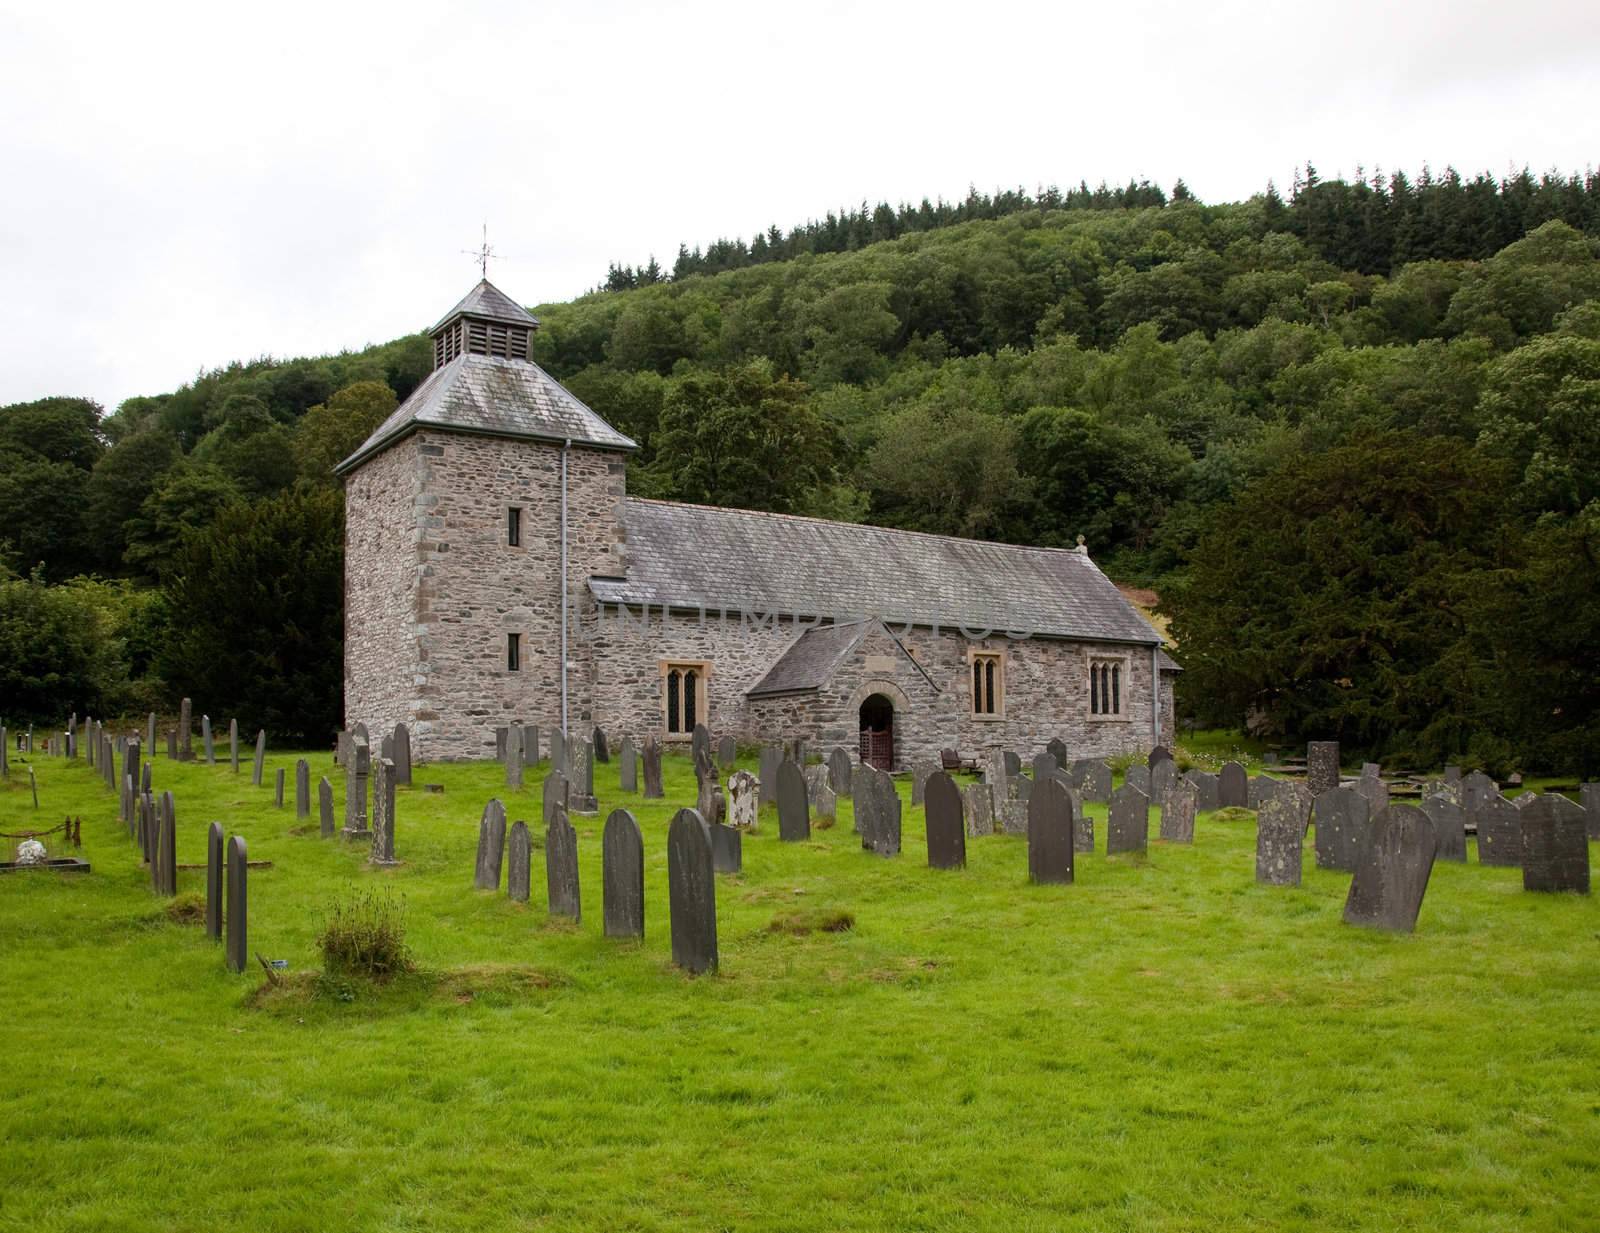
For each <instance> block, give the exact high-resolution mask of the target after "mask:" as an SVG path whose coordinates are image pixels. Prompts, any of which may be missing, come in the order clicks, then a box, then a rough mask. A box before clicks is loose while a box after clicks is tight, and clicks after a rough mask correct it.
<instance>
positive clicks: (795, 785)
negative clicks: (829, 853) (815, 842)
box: [778, 761, 811, 843]
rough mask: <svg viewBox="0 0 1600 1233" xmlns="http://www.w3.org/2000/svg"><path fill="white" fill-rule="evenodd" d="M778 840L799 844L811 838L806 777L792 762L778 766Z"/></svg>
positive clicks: (785, 762) (809, 804) (809, 803)
mask: <svg viewBox="0 0 1600 1233" xmlns="http://www.w3.org/2000/svg"><path fill="white" fill-rule="evenodd" d="M778 838H779V839H781V840H782V841H783V842H784V843H801V842H803V841H805V840H807V839H810V838H811V799H810V796H809V794H808V793H807V792H806V777H805V775H804V774H803V773H802V772H801V770H800V768H799V767H798V766H796V765H795V764H794V763H793V762H789V761H784V762H783V763H781V764H780V765H779V766H778Z"/></svg>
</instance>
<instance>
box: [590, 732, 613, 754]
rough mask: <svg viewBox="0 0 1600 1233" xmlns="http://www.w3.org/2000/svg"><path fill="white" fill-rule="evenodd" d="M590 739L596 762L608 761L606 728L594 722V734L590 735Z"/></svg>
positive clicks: (609, 747) (608, 748) (609, 749)
mask: <svg viewBox="0 0 1600 1233" xmlns="http://www.w3.org/2000/svg"><path fill="white" fill-rule="evenodd" d="M590 740H591V742H592V743H593V745H594V760H595V761H596V762H610V761H611V746H610V744H609V743H608V742H607V741H606V730H605V729H604V728H602V727H600V725H599V724H596V725H595V729H594V736H592V737H591V738H590Z"/></svg>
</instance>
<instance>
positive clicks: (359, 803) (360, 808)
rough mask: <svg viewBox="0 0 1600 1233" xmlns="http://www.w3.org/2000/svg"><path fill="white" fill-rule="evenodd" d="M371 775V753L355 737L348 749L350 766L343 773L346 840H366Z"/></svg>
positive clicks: (367, 835)
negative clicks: (368, 783) (368, 789)
mask: <svg viewBox="0 0 1600 1233" xmlns="http://www.w3.org/2000/svg"><path fill="white" fill-rule="evenodd" d="M371 774H372V753H371V750H370V749H369V748H368V746H367V742H366V741H365V740H363V739H362V738H361V737H359V736H357V737H356V738H355V739H354V740H353V742H352V743H351V747H350V766H349V767H348V768H346V770H345V773H344V835H345V838H346V839H368V838H370V837H371V836H370V835H369V833H368V831H367V780H368V778H369V777H370V776H371Z"/></svg>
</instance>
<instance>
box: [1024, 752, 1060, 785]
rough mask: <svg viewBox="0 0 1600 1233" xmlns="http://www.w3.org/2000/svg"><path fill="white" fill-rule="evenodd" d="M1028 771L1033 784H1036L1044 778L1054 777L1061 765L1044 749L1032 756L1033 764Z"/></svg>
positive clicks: (1053, 755)
mask: <svg viewBox="0 0 1600 1233" xmlns="http://www.w3.org/2000/svg"><path fill="white" fill-rule="evenodd" d="M1028 769H1029V772H1030V773H1031V774H1032V776H1033V782H1034V783H1038V782H1039V781H1040V780H1041V779H1044V778H1045V777H1046V776H1049V775H1054V774H1055V773H1056V772H1057V771H1059V770H1060V769H1061V763H1059V762H1057V761H1056V756H1055V754H1053V753H1051V752H1050V751H1049V750H1048V749H1046V750H1042V751H1041V752H1039V753H1036V754H1034V755H1033V762H1032V763H1031V764H1030V765H1029V768H1028Z"/></svg>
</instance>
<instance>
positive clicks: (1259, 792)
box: [1245, 775, 1278, 809]
mask: <svg viewBox="0 0 1600 1233" xmlns="http://www.w3.org/2000/svg"><path fill="white" fill-rule="evenodd" d="M1277 782H1278V781H1277V780H1275V779H1269V778H1267V776H1265V775H1257V776H1256V777H1255V778H1254V779H1252V780H1250V781H1249V784H1248V787H1247V788H1246V800H1245V808H1247V809H1260V808H1261V802H1262V800H1263V799H1264V798H1265V797H1267V796H1270V795H1271V794H1272V793H1273V792H1274V791H1276V790H1277Z"/></svg>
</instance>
